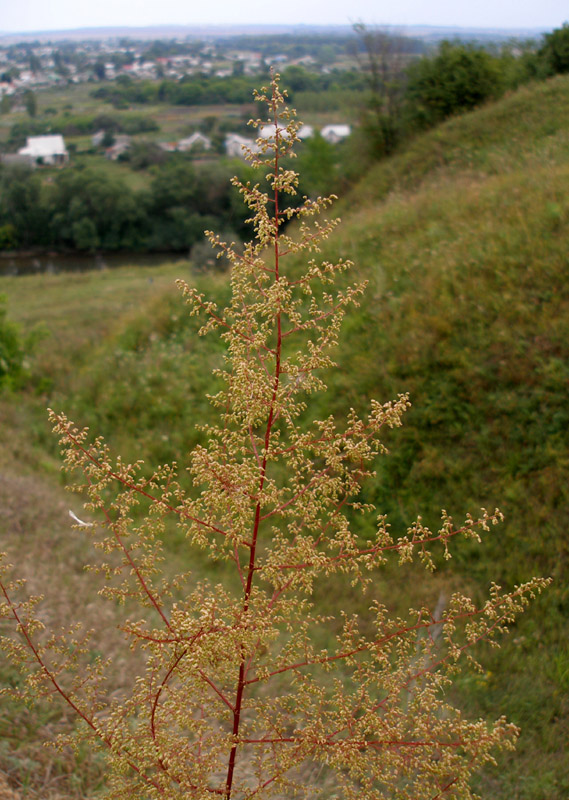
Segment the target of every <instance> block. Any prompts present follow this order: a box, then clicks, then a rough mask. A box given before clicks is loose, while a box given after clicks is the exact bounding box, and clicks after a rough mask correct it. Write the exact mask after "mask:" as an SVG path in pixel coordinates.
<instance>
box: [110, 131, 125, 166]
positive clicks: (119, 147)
mask: <svg viewBox="0 0 569 800" xmlns="http://www.w3.org/2000/svg"><path fill="white" fill-rule="evenodd" d="M129 147H130V136H126V135H124V134H121V135H120V136H116V137H115V143H114V144H113V145H112V147H107V149H106V150H105V158H108V159H109V161H116V160H117V158H118V157H119V156H122V154H123V153H126V151H127V150H128V148H129Z"/></svg>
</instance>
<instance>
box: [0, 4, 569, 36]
mask: <svg viewBox="0 0 569 800" xmlns="http://www.w3.org/2000/svg"><path fill="white" fill-rule="evenodd" d="M568 18H569V3H568V2H567V0H538V2H528V1H527V0H526V1H525V2H524V0H476V1H474V0H397V2H393V1H392V0H391V1H390V2H382V0H272V2H271V0H207V2H203V0H202V2H198V0H0V31H2V32H24V31H40V30H62V29H66V28H68V29H69V28H84V27H108V26H125V25H128V26H136V27H139V26H144V25H168V24H181V25H205V24H214V25H228V24H239V25H244V24H252V25H253V24H289V25H290V24H297V23H306V24H318V25H349V24H351V23H353V22H357V21H360V20H361V21H363V22H366V23H368V24H378V25H390V24H392V25H449V26H461V27H484V28H555V27H559V26H560V25H561V24H562V23H563V22H564V21H565V20H566V19H568Z"/></svg>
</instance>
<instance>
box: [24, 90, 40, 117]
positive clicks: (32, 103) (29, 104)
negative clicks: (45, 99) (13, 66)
mask: <svg viewBox="0 0 569 800" xmlns="http://www.w3.org/2000/svg"><path fill="white" fill-rule="evenodd" d="M24 104H25V106H26V111H27V112H28V115H29V116H30V117H35V116H36V114H37V110H38V101H37V99H36V96H35V94H34V93H33V92H32V90H31V89H28V90H27V91H26V92H24Z"/></svg>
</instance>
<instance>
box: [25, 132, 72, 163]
mask: <svg viewBox="0 0 569 800" xmlns="http://www.w3.org/2000/svg"><path fill="white" fill-rule="evenodd" d="M18 155H20V156H30V158H32V159H33V160H34V161H36V162H39V163H41V164H50V165H53V164H65V163H66V162H67V161H69V153H68V152H67V148H66V147H65V142H64V141H63V136H62V135H61V134H60V133H56V134H53V135H51V136H28V139H27V144H26V146H25V147H22V148H20V150H18Z"/></svg>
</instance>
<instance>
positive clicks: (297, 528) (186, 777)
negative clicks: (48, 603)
mask: <svg viewBox="0 0 569 800" xmlns="http://www.w3.org/2000/svg"><path fill="white" fill-rule="evenodd" d="M257 99H258V100H259V101H261V102H262V103H264V104H266V105H267V107H268V110H269V120H268V122H269V124H270V125H272V126H273V127H272V131H273V133H272V135H271V136H270V137H269V138H266V137H264V138H261V137H260V138H259V139H258V140H257V148H256V152H250V153H249V160H250V162H251V163H252V165H253V166H255V167H257V168H258V169H259V171H260V173H261V175H260V178H259V182H258V183H255V184H251V183H239V182H238V181H235V185H236V186H237V187H238V188H239V191H240V192H241V195H242V197H243V200H244V202H245V203H246V205H247V206H248V208H249V209H250V211H251V221H252V224H253V229H254V234H255V238H254V241H253V242H251V243H249V244H248V245H246V246H245V248H244V250H243V252H238V251H237V249H236V248H235V247H234V245H233V244H232V243H230V242H224V241H221V240H220V239H219V238H218V237H217V236H215V234H212V233H209V234H208V235H209V238H210V240H211V242H212V243H213V244H214V245H215V246H216V247H217V248H218V249H219V250H220V252H222V253H223V254H224V255H225V256H226V257H227V259H228V260H229V262H230V263H231V266H232V269H231V276H230V280H231V288H232V296H231V300H230V302H229V304H228V305H227V307H226V308H223V309H219V308H218V307H217V305H216V304H215V303H213V302H211V301H209V300H207V299H206V298H205V297H204V296H203V295H202V294H200V293H198V292H197V290H196V289H195V288H194V287H192V286H189V285H188V284H187V283H184V282H183V281H180V282H179V283H180V287H181V289H182V291H183V294H184V296H185V299H186V301H187V303H188V304H189V306H190V309H191V311H190V313H191V314H198V315H200V316H201V317H202V318H203V320H204V323H203V326H202V328H201V330H200V334H202V335H204V334H208V333H210V332H212V331H217V332H218V333H219V334H220V336H221V338H222V340H223V341H224V343H225V362H224V367H223V369H222V370H220V376H221V378H222V380H223V385H222V388H221V389H220V391H219V392H218V393H217V394H215V395H214V396H213V397H211V402H212V403H213V405H214V406H215V408H216V409H218V411H219V423H218V424H217V425H210V426H204V427H203V429H202V430H203V431H204V433H205V434H206V438H207V444H206V445H203V446H198V447H196V448H195V450H194V451H193V452H192V454H191V456H190V459H189V463H188V464H187V470H188V471H189V475H190V477H191V480H192V487H193V490H190V491H185V490H184V489H183V488H182V482H181V481H179V479H178V475H177V467H176V465H175V464H174V465H169V466H162V467H159V468H158V469H157V470H155V471H154V472H153V473H152V474H151V475H150V476H148V475H147V473H146V472H145V471H144V470H143V468H142V464H141V463H135V464H125V463H124V462H123V461H122V460H121V459H120V458H119V459H116V458H113V457H112V456H111V453H110V450H109V448H108V446H107V445H106V444H105V443H104V442H103V441H102V440H101V439H95V440H94V441H90V437H89V434H88V431H86V430H79V429H77V428H76V427H75V426H74V425H73V424H72V423H70V422H69V421H68V420H67V418H66V417H65V416H64V415H62V414H56V413H54V412H50V416H51V420H52V423H53V426H54V429H55V431H56V433H57V434H58V435H59V436H60V439H61V443H62V446H63V450H64V458H65V468H66V469H68V470H69V471H72V472H73V473H75V474H78V475H79V476H80V477H79V479H78V482H77V483H76V484H75V486H74V490H75V491H78V492H81V493H83V495H84V496H85V498H86V503H85V508H86V509H87V511H88V512H89V513H90V514H91V516H92V518H93V522H91V521H90V522H89V525H86V524H81V523H80V521H78V523H77V526H76V527H78V528H80V529H81V528H82V529H83V530H85V531H86V532H88V533H89V535H90V536H91V537H92V539H93V542H94V544H95V546H96V547H97V548H98V549H99V550H100V552H101V559H100V561H99V562H98V564H97V565H96V566H95V569H97V570H99V571H100V572H101V573H102V576H103V578H104V585H103V588H102V590H101V594H102V595H103V597H104V598H106V599H109V600H111V601H112V602H113V603H114V602H116V601H117V600H118V601H120V602H121V603H122V604H124V605H125V606H126V609H127V610H128V612H129V613H130V612H131V610H132V609H133V608H136V609H137V611H136V613H137V616H136V617H132V618H127V619H126V620H125V621H124V622H123V623H122V625H121V627H122V630H123V632H124V635H125V637H126V638H127V641H128V642H129V644H130V646H131V647H133V648H135V649H137V650H139V651H140V652H141V654H142V658H141V661H142V665H143V669H142V671H141V674H140V675H139V676H138V677H135V678H133V679H132V681H131V685H130V687H129V692H128V693H126V692H122V693H120V696H118V697H117V696H116V695H113V693H112V692H111V691H109V688H108V687H107V685H106V683H105V676H106V672H107V670H106V668H105V662H104V660H103V659H98V660H97V661H96V663H94V664H90V665H85V664H84V663H83V661H82V656H83V655H84V654H85V653H86V652H88V651H87V645H86V641H87V634H85V633H83V632H82V631H81V630H80V629H79V628H78V629H77V630H73V631H67V632H64V633H62V634H61V635H57V636H51V637H49V636H47V635H46V634H45V633H44V631H43V626H42V623H41V622H40V620H39V618H38V614H37V608H36V606H37V601H36V600H33V599H32V600H28V601H23V600H21V599H20V592H21V587H20V586H18V585H16V584H15V583H10V582H7V581H5V582H3V583H2V595H3V603H2V606H1V611H2V614H3V615H4V616H5V617H8V618H11V619H12V620H13V621H15V623H16V626H17V629H18V632H19V635H20V639H14V638H13V637H10V636H8V637H6V638H5V641H4V645H5V648H6V652H7V653H8V655H9V656H10V657H12V658H13V659H14V660H15V661H17V662H19V663H20V664H22V665H23V668H24V672H25V673H26V675H27V678H26V681H27V683H26V686H27V689H26V690H27V691H28V693H29V694H30V695H35V694H36V693H38V692H42V693H45V694H47V695H53V694H55V695H58V696H59V697H60V698H61V699H62V700H64V701H65V702H66V703H67V704H68V705H69V706H70V707H71V708H72V709H73V711H74V712H75V713H76V714H77V716H78V717H79V719H80V721H81V722H82V725H81V726H80V728H79V729H78V731H77V732H76V733H75V734H74V736H79V735H87V736H88V737H89V738H90V740H91V741H92V742H93V743H94V744H95V745H98V746H99V747H100V748H101V749H102V750H103V751H104V752H105V753H106V757H107V761H108V765H109V779H108V786H107V796H109V797H113V798H124V799H125V800H126V798H132V797H141V798H142V797H144V798H168V800H170V799H172V800H174V799H179V800H182V798H184V799H186V798H196V799H197V798H199V799H200V800H202V799H203V798H205V797H212V798H213V797H220V798H225V800H230V798H232V797H233V798H247V800H252V798H257V797H258V798H267V797H270V796H275V797H293V796H301V797H303V798H307V797H311V796H319V795H321V796H323V797H340V796H342V797H344V798H354V799H355V798H358V800H372V798H373V800H377V799H378V798H382V797H385V798H408V800H411V799H412V800H422V799H423V798H438V797H443V796H447V795H448V796H452V797H460V798H470V797H472V794H471V791H470V789H469V777H470V775H471V774H472V772H473V771H475V770H477V769H479V768H480V767H481V766H482V765H483V764H484V763H485V762H487V761H491V760H492V759H493V758H494V753H495V752H496V751H497V750H499V749H500V748H502V749H503V748H509V747H511V746H512V744H513V741H514V739H515V736H516V729H515V728H514V726H512V725H508V724H507V723H506V722H505V721H504V720H503V719H502V718H500V719H498V720H497V721H496V722H495V723H493V724H489V723H486V722H483V721H477V722H471V721H468V720H466V719H465V718H464V717H463V716H462V714H461V713H460V712H459V711H458V710H457V709H456V708H453V707H452V706H451V705H450V704H449V703H448V701H447V700H446V699H445V690H446V688H447V687H448V685H449V682H450V681H451V679H452V677H453V675H454V674H455V673H456V672H457V671H458V670H459V669H460V668H461V666H462V664H463V663H464V662H466V663H468V657H469V656H470V653H471V648H472V647H473V646H474V645H476V644H477V643H479V642H481V641H491V642H492V641H494V640H495V637H496V635H497V634H498V633H501V632H503V631H504V630H505V629H506V628H507V626H508V625H509V624H510V623H511V622H512V621H513V620H514V619H515V618H516V617H517V615H518V614H520V613H521V612H522V611H523V610H524V608H525V606H526V604H527V601H528V598H530V597H531V596H533V595H534V594H535V593H537V592H539V591H541V589H542V588H543V587H544V585H545V583H546V581H542V580H538V579H536V580H533V581H531V582H529V583H528V584H525V585H523V586H519V587H517V588H515V589H514V591H512V592H510V593H503V592H502V591H501V590H500V589H499V587H497V586H493V587H492V589H491V592H490V596H489V598H488V600H486V601H485V602H484V603H482V604H479V605H477V604H475V603H474V602H473V601H472V600H470V599H468V598H466V597H464V596H463V595H460V594H453V595H452V597H451V598H450V599H449V600H448V601H445V602H444V603H440V604H439V605H440V607H437V610H436V611H435V612H431V611H429V609H428V608H421V609H420V610H415V611H413V610H411V612H410V614H409V616H408V617H407V618H405V619H399V618H394V617H393V616H392V615H391V614H390V612H389V611H388V609H387V607H386V606H385V605H384V604H382V603H381V602H380V601H379V600H378V599H377V598H372V600H371V601H370V602H371V608H370V619H369V620H366V621H365V624H363V623H362V621H361V620H360V619H359V618H358V617H357V616H355V615H348V614H342V615H341V619H340V620H334V619H333V618H331V617H330V616H327V615H324V614H322V613H321V612H319V610H318V607H317V605H316V603H315V601H314V598H313V594H314V592H318V593H319V594H320V595H322V592H324V593H325V592H326V587H327V586H329V585H331V586H332V587H333V589H332V591H334V592H336V591H338V587H339V586H340V585H341V584H340V583H339V581H340V579H341V578H342V577H343V576H345V578H346V579H347V581H348V582H351V583H352V584H354V585H359V586H361V588H362V590H365V589H368V591H369V590H370V588H371V590H372V592H373V584H374V581H375V579H376V575H377V570H378V568H380V567H382V566H383V565H384V564H385V563H386V561H387V560H388V559H390V558H391V557H395V560H397V559H398V560H399V561H400V562H401V563H404V562H407V561H411V560H413V559H414V558H415V557H416V556H417V557H418V558H419V559H420V560H421V561H422V562H423V563H424V565H425V566H426V567H427V569H428V570H433V569H434V567H435V559H434V556H433V547H434V546H435V545H437V544H439V545H442V548H443V553H444V556H445V557H450V550H449V547H450V544H451V543H452V542H453V540H455V539H457V538H460V537H465V538H474V539H479V537H480V533H481V532H482V531H487V530H488V529H489V526H490V525H493V524H495V523H496V522H498V521H500V519H501V514H500V512H499V511H497V510H496V511H495V512H494V513H493V514H489V513H488V512H486V511H485V510H482V513H481V516H480V517H479V518H477V519H475V518H473V517H471V516H470V515H468V516H467V518H466V521H465V522H464V523H463V524H462V525H458V526H457V525H455V524H454V522H453V520H452V519H451V517H450V516H449V515H448V514H447V513H446V511H443V513H442V521H441V527H440V529H439V530H438V531H431V530H429V528H427V527H426V526H425V525H424V524H423V523H422V521H421V519H420V518H418V519H417V520H416V521H415V522H414V523H413V524H412V525H410V526H409V528H408V530H407V531H406V532H405V533H403V534H402V535H401V536H399V537H397V536H394V535H393V534H392V533H391V530H390V527H389V524H388V523H387V521H386V519H385V518H384V517H383V516H381V515H380V516H379V517H378V518H377V524H376V530H375V534H374V535H373V536H370V537H368V538H363V537H362V534H361V533H359V532H358V531H357V529H356V528H354V526H353V525H352V520H353V518H354V515H356V514H360V513H364V514H365V513H369V512H371V511H373V509H372V508H371V507H370V506H369V505H368V504H366V503H365V502H363V501H362V498H361V493H360V490H361V485H362V482H363V481H364V480H365V479H366V478H368V477H369V476H371V475H373V465H374V462H375V460H376V458H377V457H378V456H380V455H383V454H385V453H386V452H387V451H386V448H385V446H384V444H383V442H382V437H383V434H384V432H385V429H386V428H392V427H396V426H399V425H400V424H401V421H402V416H403V414H404V413H405V411H406V409H407V408H408V407H409V399H408V397H407V395H401V396H399V397H398V399H397V400H395V401H394V402H388V403H379V402H377V401H372V402H371V407H370V410H369V413H368V414H367V415H365V416H360V415H359V414H358V413H357V412H356V411H355V410H353V409H352V410H351V411H350V412H349V414H348V416H347V419H346V420H345V421H344V422H343V423H342V424H340V423H338V422H336V420H335V419H334V418H333V417H326V418H324V419H312V420H311V419H310V414H309V412H308V409H309V396H310V395H311V394H312V393H313V392H316V391H323V390H324V389H325V388H326V387H325V384H324V373H325V370H326V369H328V368H329V367H331V366H333V362H332V359H331V351H332V350H333V348H334V346H335V345H336V343H337V340H338V336H339V332H340V326H341V323H342V319H343V317H344V315H345V313H346V312H347V310H348V309H349V308H350V307H353V306H355V305H357V303H358V300H359V298H360V296H361V294H362V292H363V291H364V288H365V285H364V284H363V283H360V284H355V285H353V286H343V288H337V279H338V277H339V276H340V275H341V274H342V273H343V272H344V271H345V270H347V269H348V268H349V267H350V263H349V262H348V261H346V260H342V259H340V260H339V261H338V262H337V263H332V262H329V261H326V260H324V261H322V262H318V261H317V260H316V259H315V258H314V256H313V254H314V253H318V252H319V250H320V245H321V243H322V242H323V240H324V239H326V237H327V236H328V235H329V233H330V232H331V231H332V230H333V228H334V227H335V224H336V222H334V221H328V220H326V219H325V218H324V217H323V215H324V214H325V212H326V209H327V208H328V207H329V205H330V202H331V199H330V198H317V199H310V198H306V197H305V198H300V199H299V201H298V204H297V205H287V204H285V203H283V199H285V198H288V199H290V198H294V197H295V195H296V192H297V188H298V176H297V175H296V173H295V172H294V171H293V170H292V169H290V167H289V166H288V164H289V162H288V160H287V161H285V163H284V165H283V159H288V157H290V156H293V155H294V149H293V148H294V145H295V143H296V141H297V140H298V137H297V132H298V128H299V123H298V122H296V119H295V116H294V113H293V112H292V111H291V110H289V109H287V108H286V105H285V98H284V93H283V92H282V91H281V90H280V88H279V82H278V76H275V78H274V80H273V82H272V84H271V87H269V89H264V90H262V91H261V92H260V93H259V94H258V95H257ZM252 124H253V125H254V126H255V127H257V128H259V127H260V126H261V125H262V124H266V120H265V121H262V120H260V119H258V120H255V121H254V122H253V123H252ZM263 173H264V174H263ZM293 219H296V220H297V224H296V225H295V226H294V227H291V226H289V225H288V223H289V222H290V221H291V220H293ZM299 255H301V256H303V258H304V269H303V271H299V269H298V267H297V266H294V268H291V269H288V268H287V269H286V270H285V269H283V263H284V264H288V263H292V264H293V265H298V263H299ZM288 256H293V258H292V259H289V261H288V262H287V261H285V259H286V258H287V257H288ZM168 519H175V520H176V522H177V525H178V526H179V528H180V529H181V530H182V531H183V532H184V534H185V535H186V537H187V540H188V546H189V547H196V548H200V549H202V550H206V551H207V552H208V554H209V556H210V557H211V558H212V559H216V560H224V561H226V562H228V564H230V565H231V566H233V568H234V572H235V576H236V580H235V582H234V583H233V584H231V583H230V584H227V585H219V584H218V585H211V584H210V583H209V582H208V581H204V580H202V581H197V582H196V581H195V579H194V578H193V577H192V576H189V575H186V574H181V575H172V574H171V573H166V572H165V571H164V569H163V558H164V556H163V546H162V538H163V536H164V530H165V525H166V522H167V520H168ZM340 602H341V600H340ZM464 656H467V658H464ZM72 740H73V737H72Z"/></svg>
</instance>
